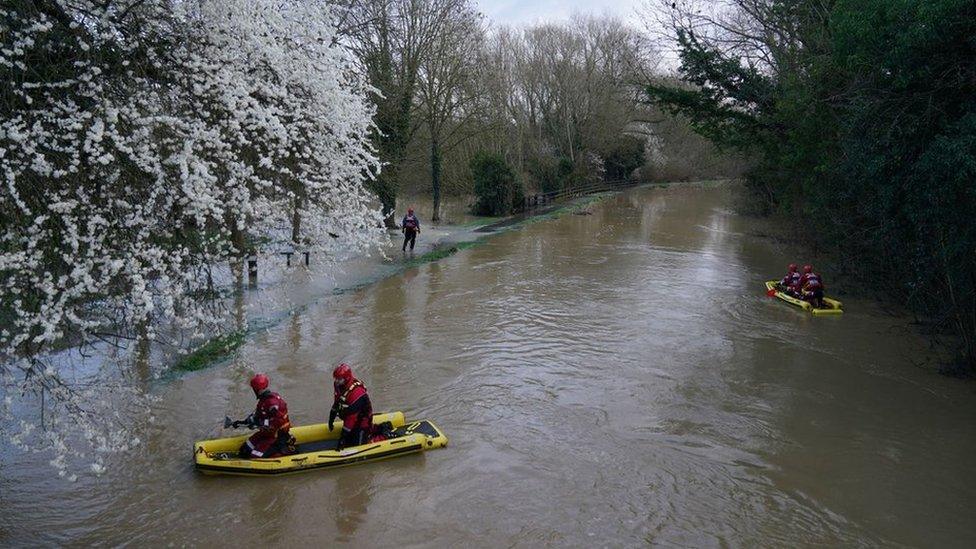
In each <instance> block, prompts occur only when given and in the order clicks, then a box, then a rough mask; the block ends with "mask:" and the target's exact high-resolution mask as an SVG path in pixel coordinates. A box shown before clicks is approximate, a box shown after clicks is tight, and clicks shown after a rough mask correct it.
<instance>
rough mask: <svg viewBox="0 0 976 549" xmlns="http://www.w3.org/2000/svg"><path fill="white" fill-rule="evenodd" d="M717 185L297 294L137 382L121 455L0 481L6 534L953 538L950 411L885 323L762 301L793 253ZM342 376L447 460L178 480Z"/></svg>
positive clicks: (83, 540) (962, 493) (954, 401)
mask: <svg viewBox="0 0 976 549" xmlns="http://www.w3.org/2000/svg"><path fill="white" fill-rule="evenodd" d="M729 203H730V196H729V193H728V191H727V190H724V189H720V188H719V189H688V188H680V187H675V188H672V189H667V190H636V191H631V192H628V193H625V194H623V195H620V196H619V197H616V198H614V199H611V200H609V201H607V202H606V203H603V204H600V205H598V206H594V207H592V208H591V209H592V211H593V214H592V215H569V216H565V217H563V218H560V219H557V220H554V221H549V222H545V223H538V224H533V225H530V226H528V227H526V228H524V229H523V230H521V231H517V232H511V233H506V234H501V235H497V236H494V237H492V238H491V239H489V240H488V241H487V242H486V243H485V244H483V245H481V246H478V247H475V248H472V249H469V250H465V251H463V252H460V253H459V254H457V255H456V256H453V257H451V258H449V259H446V260H444V261H442V262H439V263H435V264H431V265H426V266H423V267H420V268H417V269H412V270H408V271H406V272H405V273H404V274H403V275H401V276H397V277H393V278H390V279H387V280H384V281H382V282H380V283H378V284H376V285H373V286H371V287H368V288H366V289H363V290H361V291H357V292H352V293H350V294H347V295H343V296H339V297H336V298H334V299H329V300H324V301H322V302H321V303H320V304H317V305H314V306H312V307H310V308H308V309H307V310H304V311H303V312H302V313H300V314H297V315H294V316H293V317H292V318H290V319H288V320H286V321H285V322H282V323H280V324H278V325H276V326H273V327H272V328H270V329H268V330H266V331H261V332H259V333H258V334H256V335H255V336H254V337H253V338H252V339H251V340H250V341H249V342H248V343H247V344H246V345H245V346H244V347H243V348H242V350H241V352H240V354H239V356H238V357H237V359H236V360H235V361H234V362H233V363H232V364H230V365H228V366H224V367H219V368H212V369H209V370H206V371H203V372H200V373H196V374H192V375H188V376H186V377H184V378H182V379H179V380H175V381H172V382H169V383H166V384H162V385H160V386H159V387H158V389H157V393H158V394H159V396H160V403H159V405H158V407H157V409H156V410H155V415H156V418H157V420H156V423H155V424H154V426H151V427H147V431H146V436H145V440H146V444H145V445H143V446H142V447H140V449H139V450H138V451H136V452H135V453H134V454H132V455H130V456H124V457H119V458H115V459H113V460H112V461H111V464H112V467H111V469H110V471H109V472H108V473H107V474H106V475H104V476H103V477H102V478H99V479H91V478H82V480H80V481H79V483H78V484H75V485H70V484H66V483H64V482H63V481H60V480H57V479H51V478H50V476H51V475H50V471H49V469H48V467H47V466H46V465H45V464H44V463H43V462H35V461H33V460H32V459H31V458H30V457H28V456H19V455H15V456H12V457H11V458H9V459H8V460H6V461H5V462H4V463H2V464H0V490H2V492H0V505H2V507H3V513H0V536H3V537H4V538H5V539H6V540H9V541H11V542H13V544H15V545H26V544H31V545H36V544H59V543H67V542H69V541H71V542H74V543H79V544H107V545H111V544H120V543H130V544H152V545H163V544H173V545H176V546H179V545H205V544H219V545H237V544H253V543H255V542H257V543H259V544H273V543H282V542H284V541H288V542H298V543H305V544H312V543H315V544H318V545H330V544H333V543H339V544H343V545H345V544H348V545H365V546H400V545H427V546H461V545H473V546H498V545H504V546H509V545H516V546H537V545H539V544H547V545H570V546H591V545H599V546H602V545H608V546H633V545H642V544H646V543H648V542H652V543H657V544H663V545H688V546H702V545H705V546H715V545H733V546H757V545H761V546H770V545H773V546H798V545H812V544H820V545H831V546H834V545H888V544H905V545H925V546H940V547H943V546H972V545H973V544H976V528H974V527H973V524H972V522H971V521H968V520H962V519H961V517H963V516H968V515H966V514H965V510H967V509H968V508H969V507H971V505H972V503H973V502H974V501H976V470H974V469H973V468H972V467H971V466H970V463H971V459H972V456H973V455H976V430H974V429H973V426H974V421H976V399H974V396H976V395H974V394H973V392H974V391H973V388H972V386H971V385H969V384H965V383H959V382H957V381H953V380H949V379H945V378H942V377H940V376H938V375H934V374H932V373H930V372H927V371H924V370H920V369H918V368H915V367H914V366H913V365H912V360H913V359H920V358H922V357H924V355H925V353H927V352H928V351H927V348H926V345H925V343H924V341H922V340H921V339H920V338H918V337H916V336H914V335H912V333H911V332H910V331H908V330H906V329H904V328H905V326H906V325H907V322H906V321H905V320H902V319H897V318H893V317H891V316H888V315H884V314H881V313H880V311H878V309H876V308H875V307H874V306H873V305H872V304H871V303H867V302H860V301H858V300H856V299H848V300H845V301H846V302H847V311H848V312H847V313H845V315H843V317H839V318H823V319H821V318H813V317H812V316H811V315H809V314H807V313H804V312H802V311H799V310H797V309H794V308H791V307H789V306H788V305H786V304H784V303H782V302H780V301H778V300H771V299H768V298H766V297H765V296H764V292H763V287H762V281H763V280H765V279H766V278H768V276H770V274H778V273H779V272H780V271H781V270H782V268H783V266H784V265H785V264H786V263H788V262H789V261H792V260H796V259H798V258H794V257H783V256H780V255H778V254H777V253H775V251H774V249H773V248H772V247H771V246H770V244H769V243H768V242H766V241H764V240H762V239H758V238H753V237H750V236H748V234H749V230H750V221H749V220H747V219H743V218H739V217H736V216H735V215H733V214H732V213H730V211H729V206H728V205H729ZM339 361H348V362H350V363H352V364H353V366H354V368H355V371H356V372H357V374H359V375H360V376H361V377H362V378H363V380H364V381H365V383H366V385H367V387H369V389H370V394H371V396H372V398H373V402H374V407H375V408H376V409H378V410H396V409H401V410H403V411H404V412H405V413H406V414H407V416H408V418H417V419H420V418H428V419H431V420H433V421H434V422H435V423H437V424H438V425H439V426H440V427H441V428H442V429H443V430H444V431H445V432H446V433H447V435H448V436H449V437H450V440H451V442H450V445H449V446H448V448H447V449H445V450H438V451H435V452H431V453H429V454H426V455H421V456H408V457H404V458H400V459H395V460H389V461H386V462H380V463H375V464H369V465H363V466H357V467H349V468H345V469H341V470H335V471H329V472H313V473H309V474H302V475H294V476H289V477H284V478H225V477H204V476H202V475H198V474H196V473H195V472H194V471H193V470H192V468H191V465H190V455H189V448H190V445H191V443H192V441H193V440H194V439H196V438H205V437H208V436H211V435H212V434H214V432H215V426H216V425H217V422H218V421H219V420H220V419H221V418H223V416H224V415H225V414H229V415H243V414H245V413H247V411H249V410H250V409H252V408H253V406H254V398H253V395H252V394H251V393H250V390H249V389H248V388H247V378H248V376H249V375H250V373H251V372H253V371H258V370H260V371H265V372H267V373H268V374H269V375H270V376H271V379H272V384H273V387H274V389H275V390H277V391H279V392H281V393H282V395H283V396H284V397H285V398H286V399H287V401H288V403H289V409H290V411H291V416H292V420H293V421H294V422H295V423H296V424H307V423H313V422H321V421H324V420H325V419H326V418H327V416H328V410H329V407H330V405H331V401H332V390H331V380H330V371H331V369H332V368H333V367H334V366H335V364H336V363H338V362H339Z"/></svg>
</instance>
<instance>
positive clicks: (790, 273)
mask: <svg viewBox="0 0 976 549" xmlns="http://www.w3.org/2000/svg"><path fill="white" fill-rule="evenodd" d="M779 286H780V288H781V289H782V290H783V291H784V292H786V293H788V294H790V295H792V296H794V297H796V296H797V295H799V292H798V287H799V286H800V273H799V272H797V267H796V263H790V266H789V267H787V271H786V276H784V277H783V279H782V280H780V281H779Z"/></svg>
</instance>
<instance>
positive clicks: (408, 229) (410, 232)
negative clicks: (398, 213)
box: [400, 208, 420, 252]
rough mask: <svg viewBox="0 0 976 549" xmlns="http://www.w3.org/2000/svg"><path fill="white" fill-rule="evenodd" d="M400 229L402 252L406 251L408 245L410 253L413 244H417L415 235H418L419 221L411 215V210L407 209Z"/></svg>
mask: <svg viewBox="0 0 976 549" xmlns="http://www.w3.org/2000/svg"><path fill="white" fill-rule="evenodd" d="M400 227H401V230H402V231H403V251H407V243H409V244H410V251H411V252H412V251H413V246H414V244H416V243H417V235H418V234H420V220H419V219H417V216H415V215H414V214H413V208H408V209H407V215H405V216H403V221H402V222H401V223H400Z"/></svg>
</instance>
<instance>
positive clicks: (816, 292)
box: [800, 265, 824, 309]
mask: <svg viewBox="0 0 976 549" xmlns="http://www.w3.org/2000/svg"><path fill="white" fill-rule="evenodd" d="M800 289H801V292H802V295H801V296H802V298H803V299H804V300H805V301H807V302H809V303H810V304H811V305H813V306H814V307H816V308H818V309H823V308H824V283H823V279H822V278H821V277H820V275H818V274H817V273H815V272H813V267H812V266H811V265H804V266H803V276H801V277H800Z"/></svg>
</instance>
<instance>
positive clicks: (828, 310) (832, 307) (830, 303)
mask: <svg viewBox="0 0 976 549" xmlns="http://www.w3.org/2000/svg"><path fill="white" fill-rule="evenodd" d="M766 290H768V291H775V292H776V297H778V298H780V299H782V300H783V301H785V302H787V303H789V304H791V305H796V306H797V307H799V308H801V309H803V310H805V311H810V312H811V313H813V314H814V315H817V316H820V315H839V314H842V313H843V312H844V310H843V309H842V308H841V306H842V304H841V302H840V301H837V300H836V299H831V298H829V297H825V298H824V305H826V307H825V308H823V309H818V308H816V307H814V306H813V305H811V304H810V302H808V301H804V300H802V299H797V298H795V297H793V296H791V295H790V294H788V293H786V292H783V291H781V289H780V285H779V282H778V281H776V280H770V281H768V282H766Z"/></svg>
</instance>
